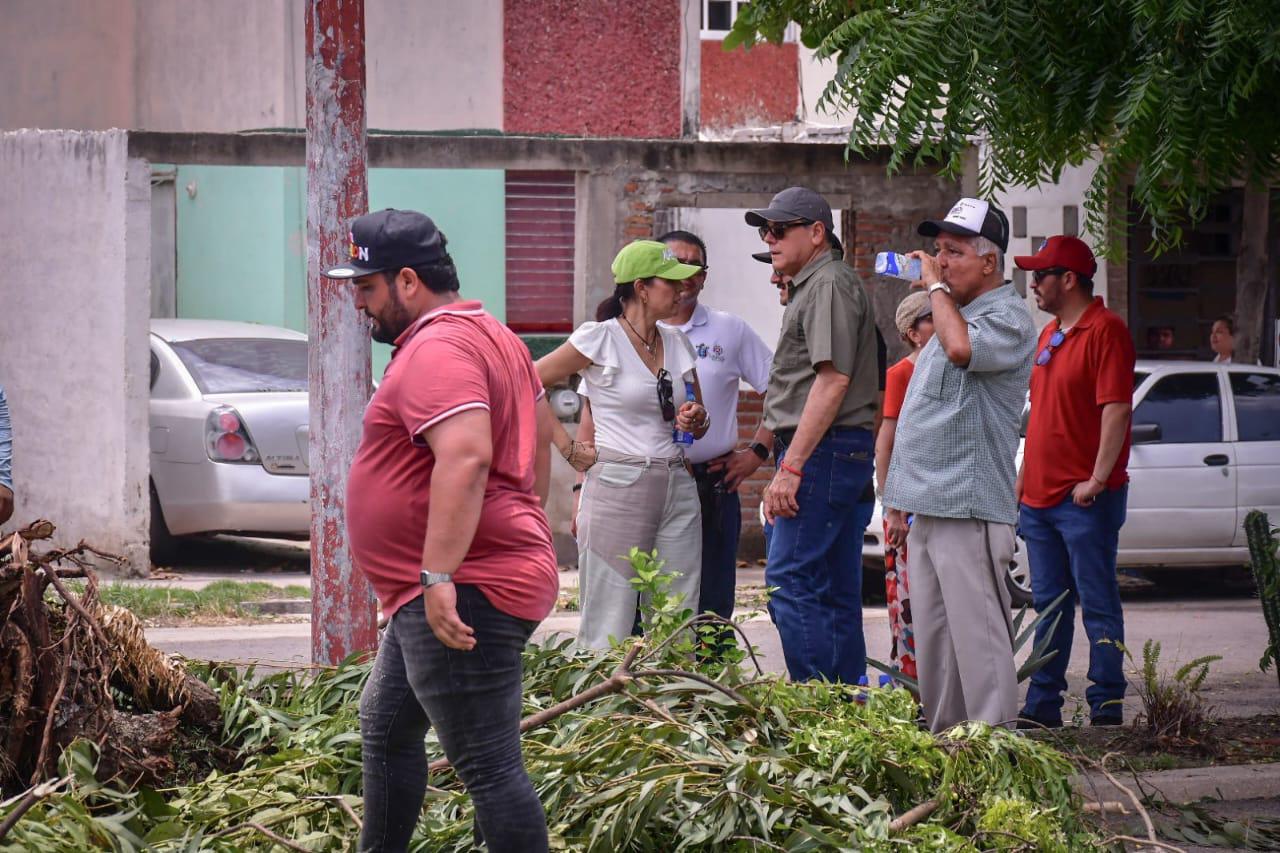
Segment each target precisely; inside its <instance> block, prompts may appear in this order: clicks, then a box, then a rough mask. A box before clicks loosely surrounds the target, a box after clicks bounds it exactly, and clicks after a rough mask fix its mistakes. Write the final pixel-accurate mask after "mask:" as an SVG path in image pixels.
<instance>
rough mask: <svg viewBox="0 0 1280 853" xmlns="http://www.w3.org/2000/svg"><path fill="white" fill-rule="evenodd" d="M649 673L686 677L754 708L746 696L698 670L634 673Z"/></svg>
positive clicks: (644, 676)
mask: <svg viewBox="0 0 1280 853" xmlns="http://www.w3.org/2000/svg"><path fill="white" fill-rule="evenodd" d="M651 675H656V676H659V677H664V676H665V677H668V678H687V679H689V680H690V681H697V682H699V683H701V684H705V685H707V686H708V687H710V688H712V689H713V690H719V691H720V692H721V693H723V694H724V695H726V696H728V697H729V698H730V699H732V700H733V701H735V702H737V703H738V704H740V705H745V706H746V707H748V708H751V709H752V710H755V705H753V704H752V703H751V701H750V700H749V699H747V697H745V696H743V695H742V694H741V693H739V692H738V691H736V690H734V689H733V688H732V687H728V686H726V685H724V684H721V683H720V682H718V681H716V680H715V679H714V678H708V677H707V676H705V675H703V674H702V673H700V672H687V671H685V670H683V669H646V670H642V671H640V672H637V673H635V677H636V678H647V677H648V676H651Z"/></svg>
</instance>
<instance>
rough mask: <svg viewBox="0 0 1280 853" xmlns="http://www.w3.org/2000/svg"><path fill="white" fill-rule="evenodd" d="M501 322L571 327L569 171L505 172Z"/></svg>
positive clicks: (529, 327) (523, 327)
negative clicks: (503, 311) (503, 314)
mask: <svg viewBox="0 0 1280 853" xmlns="http://www.w3.org/2000/svg"><path fill="white" fill-rule="evenodd" d="M506 188H507V325H508V326H510V327H511V329H512V330H513V331H515V332H522V333H537V332H542V333H547V332H570V331H572V330H573V231H574V191H573V172H532V171H508V172H507V187H506Z"/></svg>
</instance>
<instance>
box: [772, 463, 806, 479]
mask: <svg viewBox="0 0 1280 853" xmlns="http://www.w3.org/2000/svg"><path fill="white" fill-rule="evenodd" d="M778 467H779V468H780V469H782V470H783V471H786V472H787V473H788V474H794V475H795V476H797V477H803V476H804V474H803V473H802V472H800V471H798V470H796V469H795V468H792V467H791V466H790V465H788V464H787V463H785V462H779V463H778Z"/></svg>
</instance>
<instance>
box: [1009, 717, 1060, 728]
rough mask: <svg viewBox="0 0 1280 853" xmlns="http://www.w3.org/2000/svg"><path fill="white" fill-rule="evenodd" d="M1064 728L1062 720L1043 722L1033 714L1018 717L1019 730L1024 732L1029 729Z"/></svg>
mask: <svg viewBox="0 0 1280 853" xmlns="http://www.w3.org/2000/svg"><path fill="white" fill-rule="evenodd" d="M1060 728H1062V719H1061V718H1058V719H1056V720H1042V719H1041V718H1039V717H1036V716H1033V715H1031V714H1019V715H1018V729H1019V731H1024V730H1027V729H1060Z"/></svg>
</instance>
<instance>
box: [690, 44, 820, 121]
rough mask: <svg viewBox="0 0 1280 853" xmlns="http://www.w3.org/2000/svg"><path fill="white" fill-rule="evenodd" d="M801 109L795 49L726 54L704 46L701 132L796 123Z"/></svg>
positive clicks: (782, 46)
mask: <svg viewBox="0 0 1280 853" xmlns="http://www.w3.org/2000/svg"><path fill="white" fill-rule="evenodd" d="M799 108H800V55H799V50H798V48H797V47H796V45H795V44H794V43H788V44H762V45H759V46H757V47H753V48H751V50H742V49H738V50H734V51H726V50H724V49H723V48H722V47H721V43H720V42H719V41H704V42H703V43H702V116H701V119H702V126H703V127H705V128H709V129H715V128H721V129H723V128H731V127H744V126H763V125H775V124H780V123H782V122H785V121H794V120H795V118H796V113H797V112H798V111H799Z"/></svg>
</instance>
